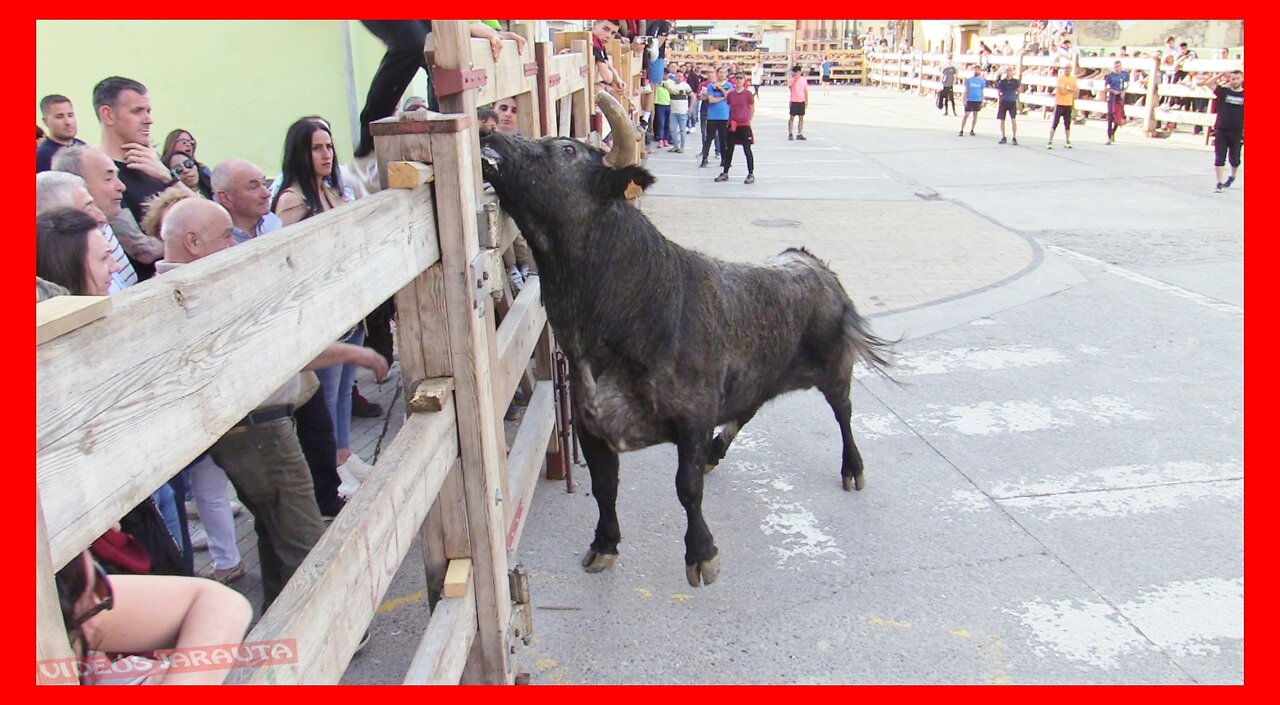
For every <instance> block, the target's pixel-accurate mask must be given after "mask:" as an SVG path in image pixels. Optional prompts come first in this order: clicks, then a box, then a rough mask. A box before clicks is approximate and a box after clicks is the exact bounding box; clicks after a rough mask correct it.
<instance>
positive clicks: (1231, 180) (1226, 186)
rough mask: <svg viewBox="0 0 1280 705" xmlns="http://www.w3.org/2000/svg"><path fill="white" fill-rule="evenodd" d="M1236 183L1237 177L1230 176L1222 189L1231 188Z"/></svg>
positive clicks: (1223, 183)
mask: <svg viewBox="0 0 1280 705" xmlns="http://www.w3.org/2000/svg"><path fill="white" fill-rule="evenodd" d="M1235 182H1236V177H1234V176H1228V177H1227V180H1226V181H1223V182H1222V188H1231V184H1234V183H1235Z"/></svg>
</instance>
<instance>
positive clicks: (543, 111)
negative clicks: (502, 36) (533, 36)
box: [534, 42, 559, 135]
mask: <svg viewBox="0 0 1280 705" xmlns="http://www.w3.org/2000/svg"><path fill="white" fill-rule="evenodd" d="M534 55H535V56H536V58H537V60H538V107H539V110H538V124H539V126H540V127H541V128H542V134H543V135H555V134H559V130H557V129H556V101H555V100H554V99H552V97H551V86H550V84H549V83H548V81H549V80H550V78H551V76H550V75H549V66H550V64H551V57H552V56H554V55H555V54H554V52H552V50H551V45H550V44H547V43H546V42H539V43H538V45H537V47H536V48H535V49H534Z"/></svg>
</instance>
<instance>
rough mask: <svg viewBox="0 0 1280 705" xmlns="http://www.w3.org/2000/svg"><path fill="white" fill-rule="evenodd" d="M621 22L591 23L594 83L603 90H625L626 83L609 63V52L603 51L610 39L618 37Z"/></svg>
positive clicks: (600, 21) (601, 21) (597, 21)
mask: <svg viewBox="0 0 1280 705" xmlns="http://www.w3.org/2000/svg"><path fill="white" fill-rule="evenodd" d="M621 24H622V20H596V21H594V22H592V23H591V56H592V57H593V58H594V59H595V62H596V81H598V82H599V83H600V84H601V85H602V86H603V87H605V88H612V89H615V90H619V91H621V90H625V89H626V87H627V83H626V81H625V80H623V78H622V75H621V74H619V73H618V72H617V70H616V69H615V68H614V66H613V64H611V63H610V62H609V52H608V50H606V49H605V45H606V43H607V42H608V41H609V40H610V39H614V38H615V37H618V28H619V26H620V25H621Z"/></svg>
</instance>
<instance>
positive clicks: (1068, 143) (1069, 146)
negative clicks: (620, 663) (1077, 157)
mask: <svg viewBox="0 0 1280 705" xmlns="http://www.w3.org/2000/svg"><path fill="white" fill-rule="evenodd" d="M1067 149H1071V142H1070V141H1068V142H1067Z"/></svg>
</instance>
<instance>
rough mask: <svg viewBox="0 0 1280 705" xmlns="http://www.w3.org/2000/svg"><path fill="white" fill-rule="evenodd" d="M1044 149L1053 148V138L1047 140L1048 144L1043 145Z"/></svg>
mask: <svg viewBox="0 0 1280 705" xmlns="http://www.w3.org/2000/svg"><path fill="white" fill-rule="evenodd" d="M1045 149H1053V140H1049V144H1048V145H1046V146H1045Z"/></svg>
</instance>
